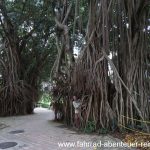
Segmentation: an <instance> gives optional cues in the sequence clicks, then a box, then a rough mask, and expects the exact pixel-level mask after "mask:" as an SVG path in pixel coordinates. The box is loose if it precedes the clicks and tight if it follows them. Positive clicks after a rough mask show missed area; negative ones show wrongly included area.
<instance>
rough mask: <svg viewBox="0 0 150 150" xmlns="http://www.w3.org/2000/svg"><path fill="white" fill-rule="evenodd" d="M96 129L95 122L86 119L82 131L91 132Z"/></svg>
mask: <svg viewBox="0 0 150 150" xmlns="http://www.w3.org/2000/svg"><path fill="white" fill-rule="evenodd" d="M95 129H96V124H95V122H94V121H88V122H87V124H86V127H85V129H84V132H85V133H92V132H94V131H95Z"/></svg>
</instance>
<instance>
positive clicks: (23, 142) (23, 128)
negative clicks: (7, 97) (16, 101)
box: [0, 108, 125, 150]
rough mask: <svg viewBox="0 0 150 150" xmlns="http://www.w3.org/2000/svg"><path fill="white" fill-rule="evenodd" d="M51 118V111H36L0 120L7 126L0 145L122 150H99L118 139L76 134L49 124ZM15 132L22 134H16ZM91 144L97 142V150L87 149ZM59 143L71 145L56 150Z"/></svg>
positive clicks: (19, 149)
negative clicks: (10, 143) (13, 143)
mask: <svg viewBox="0 0 150 150" xmlns="http://www.w3.org/2000/svg"><path fill="white" fill-rule="evenodd" d="M53 117H54V114H53V112H52V111H50V110H47V109H43V108H36V109H35V114H33V115H27V116H19V117H6V118H0V123H3V124H5V125H7V126H8V127H6V128H3V129H1V130H0V143H2V142H16V143H17V145H16V146H15V147H12V148H7V150H100V149H102V150H110V149H113V150H123V148H106V147H105V148H102V147H103V143H104V142H107V141H109V142H114V143H116V142H120V140H118V139H115V138H113V137H111V136H97V135H85V134H77V133H76V132H74V131H71V130H69V129H67V128H65V126H64V125H62V124H59V123H56V122H54V121H52V120H53ZM16 130H20V132H22V133H16V132H17V131H16ZM18 132H19V131H18ZM61 142H62V143H61ZM63 142H66V143H63ZM92 142H98V143H99V146H100V148H93V147H90V144H91V143H92ZM58 143H59V144H68V143H69V144H72V145H70V148H67V147H65V146H64V145H62V147H59V145H58ZM66 146H67V145H66ZM0 149H1V148H0ZM124 149H125V148H124Z"/></svg>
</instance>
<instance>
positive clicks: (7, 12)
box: [0, 0, 55, 116]
mask: <svg viewBox="0 0 150 150" xmlns="http://www.w3.org/2000/svg"><path fill="white" fill-rule="evenodd" d="M52 24H53V21H52V20H51V12H50V5H47V3H46V2H43V1H20V0H15V1H9V0H8V1H5V0H0V116H8V115H23V114H30V113H32V112H33V108H34V104H35V102H37V101H38V96H39V94H38V90H39V83H40V76H41V75H42V74H43V69H44V68H45V63H47V64H49V65H50V62H48V61H47V60H48V59H51V60H52V63H53V59H52V58H51V57H54V55H53V56H51V54H52V53H55V52H54V50H52V49H51V48H52V47H53V45H54V44H52V43H51V42H52V41H53V39H54V38H53V37H52V36H50V35H51V34H52V33H53V28H51V25H52ZM53 48H54V47H53ZM49 68H50V66H49Z"/></svg>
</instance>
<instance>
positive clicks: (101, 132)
mask: <svg viewBox="0 0 150 150" xmlns="http://www.w3.org/2000/svg"><path fill="white" fill-rule="evenodd" d="M108 132H109V130H108V129H105V128H100V129H99V131H98V133H99V134H107V133H108Z"/></svg>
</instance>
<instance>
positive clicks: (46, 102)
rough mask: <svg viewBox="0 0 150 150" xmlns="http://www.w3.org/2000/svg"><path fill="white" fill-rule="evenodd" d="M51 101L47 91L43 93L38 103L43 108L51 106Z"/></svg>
mask: <svg viewBox="0 0 150 150" xmlns="http://www.w3.org/2000/svg"><path fill="white" fill-rule="evenodd" d="M50 103H51V97H50V95H49V94H47V93H43V94H42V96H41V98H40V100H39V102H38V104H39V105H40V106H41V107H43V108H49V106H50Z"/></svg>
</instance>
